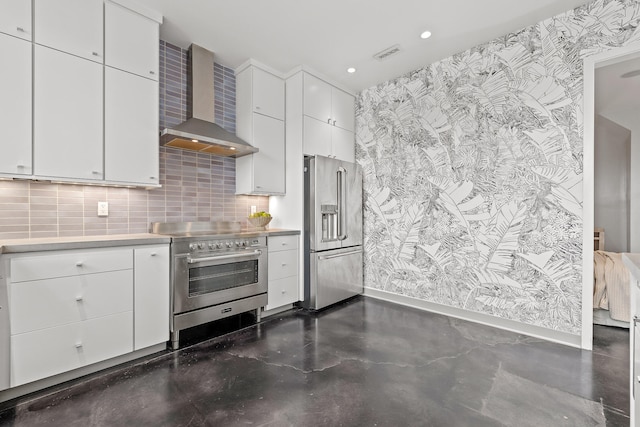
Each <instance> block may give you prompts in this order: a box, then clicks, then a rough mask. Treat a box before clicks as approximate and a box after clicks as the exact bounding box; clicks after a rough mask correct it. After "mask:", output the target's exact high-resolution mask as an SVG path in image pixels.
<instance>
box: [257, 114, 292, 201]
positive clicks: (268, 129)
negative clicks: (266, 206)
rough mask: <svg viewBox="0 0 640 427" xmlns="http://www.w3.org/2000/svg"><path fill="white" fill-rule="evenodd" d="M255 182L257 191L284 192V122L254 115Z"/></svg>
mask: <svg viewBox="0 0 640 427" xmlns="http://www.w3.org/2000/svg"><path fill="white" fill-rule="evenodd" d="M253 120H254V122H253V144H254V145H255V146H256V147H258V149H259V150H260V151H258V152H257V153H255V154H253V182H254V188H255V191H256V192H265V193H284V190H285V188H284V173H285V171H284V169H285V162H284V122H283V121H281V120H277V119H273V118H271V117H267V116H263V115H261V114H254V115H253Z"/></svg>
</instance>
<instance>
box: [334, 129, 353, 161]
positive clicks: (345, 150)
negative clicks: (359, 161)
mask: <svg viewBox="0 0 640 427" xmlns="http://www.w3.org/2000/svg"><path fill="white" fill-rule="evenodd" d="M355 148H356V147H355V139H354V135H353V132H350V131H348V130H346V129H342V128H339V127H338V126H333V127H332V128H331V155H332V156H333V157H335V158H336V159H340V160H345V161H347V162H351V163H354V162H355V161H356V152H355Z"/></svg>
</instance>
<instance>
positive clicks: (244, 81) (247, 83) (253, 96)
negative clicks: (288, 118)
mask: <svg viewBox="0 0 640 427" xmlns="http://www.w3.org/2000/svg"><path fill="white" fill-rule="evenodd" d="M236 105H238V110H239V113H241V114H248V113H250V112H253V113H258V114H263V115H265V116H269V117H273V118H274V119H278V120H284V80H282V79H281V78H280V77H278V76H276V75H274V74H272V73H270V72H268V71H265V70H263V69H261V68H258V67H257V66H253V65H249V66H246V67H244V66H240V68H239V71H236Z"/></svg>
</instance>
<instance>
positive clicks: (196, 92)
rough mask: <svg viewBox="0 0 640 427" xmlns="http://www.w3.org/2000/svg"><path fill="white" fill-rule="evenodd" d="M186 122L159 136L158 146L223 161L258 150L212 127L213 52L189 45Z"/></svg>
mask: <svg viewBox="0 0 640 427" xmlns="http://www.w3.org/2000/svg"><path fill="white" fill-rule="evenodd" d="M188 69H189V71H188V74H189V76H188V78H189V86H190V87H189V89H190V90H188V91H187V93H188V96H187V102H188V108H187V113H188V114H189V115H190V118H189V119H188V120H187V121H185V122H183V123H181V124H179V125H177V126H174V127H172V128H167V129H164V130H163V131H162V132H161V134H160V144H162V145H165V146H168V147H176V148H182V149H184V150H192V151H200V152H203V153H210V154H215V155H217V156H225V157H241V156H246V155H247V154H251V153H256V152H258V149H257V148H255V147H253V146H251V145H250V144H248V143H247V142H246V141H243V140H242V139H240V138H238V137H237V136H235V135H234V134H232V133H231V132H228V131H226V130H224V129H223V128H222V127H220V126H218V125H217V124H215V123H214V122H213V121H214V118H215V114H214V91H213V52H210V51H208V50H206V49H204V48H203V47H200V46H198V45H195V44H192V45H191V46H190V47H189V67H188Z"/></svg>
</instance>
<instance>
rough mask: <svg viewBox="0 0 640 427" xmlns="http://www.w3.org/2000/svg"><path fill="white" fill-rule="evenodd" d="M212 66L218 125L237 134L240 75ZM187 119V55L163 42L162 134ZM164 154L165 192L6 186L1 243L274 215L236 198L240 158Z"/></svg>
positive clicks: (260, 200)
mask: <svg viewBox="0 0 640 427" xmlns="http://www.w3.org/2000/svg"><path fill="white" fill-rule="evenodd" d="M213 67H214V82H215V84H214V90H215V121H216V123H217V124H219V125H220V126H222V127H223V128H225V129H226V130H228V131H230V132H234V133H235V76H234V73H233V70H232V69H230V68H227V67H224V66H222V65H220V64H214V65H213ZM186 118H187V51H186V50H184V49H181V48H179V47H177V46H174V45H171V44H170V43H165V42H164V41H160V129H163V128H165V127H167V126H173V125H176V124H179V123H181V122H183V121H184V120H185V119H186ZM159 149H160V184H161V185H162V188H158V189H153V190H143V189H128V188H116V187H99V186H88V185H71V184H52V183H46V182H37V181H20V180H16V181H0V239H13V238H37V237H58V236H61V237H62V236H93V235H106V234H122V233H145V232H148V231H149V224H150V223H151V222H155V221H214V220H227V221H245V220H246V217H247V215H248V214H249V210H250V207H251V206H252V205H255V206H257V209H258V210H267V209H268V207H269V199H268V197H259V196H236V195H235V179H236V175H235V166H236V162H235V159H233V158H227V157H218V156H212V155H209V154H200V153H195V152H191V151H183V150H178V149H174V148H165V147H160V148H159ZM99 201H100V202H102V201H106V202H109V216H108V217H98V215H97V213H98V202H99ZM245 224H246V222H245Z"/></svg>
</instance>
